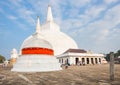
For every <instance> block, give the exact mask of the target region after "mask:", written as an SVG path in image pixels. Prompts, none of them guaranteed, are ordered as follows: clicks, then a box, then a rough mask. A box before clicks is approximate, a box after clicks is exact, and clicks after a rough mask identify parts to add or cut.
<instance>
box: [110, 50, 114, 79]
mask: <svg viewBox="0 0 120 85" xmlns="http://www.w3.org/2000/svg"><path fill="white" fill-rule="evenodd" d="M110 80H112V81H113V80H114V53H113V52H110Z"/></svg>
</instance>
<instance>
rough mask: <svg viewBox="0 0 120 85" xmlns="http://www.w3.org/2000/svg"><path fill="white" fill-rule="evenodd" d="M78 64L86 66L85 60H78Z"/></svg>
mask: <svg viewBox="0 0 120 85" xmlns="http://www.w3.org/2000/svg"><path fill="white" fill-rule="evenodd" d="M77 65H78V66H85V62H82V61H78V62H77Z"/></svg>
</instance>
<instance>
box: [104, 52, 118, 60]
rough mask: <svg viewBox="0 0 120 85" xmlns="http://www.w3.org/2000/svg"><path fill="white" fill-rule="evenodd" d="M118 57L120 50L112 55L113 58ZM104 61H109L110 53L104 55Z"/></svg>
mask: <svg viewBox="0 0 120 85" xmlns="http://www.w3.org/2000/svg"><path fill="white" fill-rule="evenodd" d="M118 56H120V50H118V51H117V52H116V53H114V57H115V58H117V57H118ZM105 59H106V60H107V61H110V53H108V54H106V57H105Z"/></svg>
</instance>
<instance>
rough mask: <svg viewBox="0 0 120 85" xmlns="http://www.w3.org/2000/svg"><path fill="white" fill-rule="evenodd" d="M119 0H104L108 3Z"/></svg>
mask: <svg viewBox="0 0 120 85" xmlns="http://www.w3.org/2000/svg"><path fill="white" fill-rule="evenodd" d="M117 1H118V0H104V2H105V3H106V4H111V3H115V2H117Z"/></svg>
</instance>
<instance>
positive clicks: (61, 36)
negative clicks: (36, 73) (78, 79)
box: [21, 6, 78, 55]
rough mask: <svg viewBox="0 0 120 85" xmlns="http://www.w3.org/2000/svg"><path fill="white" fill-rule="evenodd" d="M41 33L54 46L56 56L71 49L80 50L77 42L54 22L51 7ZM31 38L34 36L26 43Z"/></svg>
mask: <svg viewBox="0 0 120 85" xmlns="http://www.w3.org/2000/svg"><path fill="white" fill-rule="evenodd" d="M40 32H41V34H42V35H43V36H44V40H47V41H48V42H49V43H50V44H51V45H52V47H53V50H54V55H59V54H62V53H64V52H65V51H66V50H68V49H70V48H74V49H78V46H77V44H76V42H75V41H74V40H73V39H72V38H71V37H69V36H68V35H66V34H65V33H63V32H61V31H60V27H59V26H58V25H57V24H56V23H55V22H54V20H53V16H52V11H51V7H50V6H48V13H47V19H46V22H45V24H43V25H42V26H41V28H40ZM31 37H32V36H30V37H28V38H27V39H26V40H25V41H24V42H26V41H27V40H28V39H29V38H31ZM23 44H24V43H23ZM22 46H23V45H22ZM21 48H22V47H21Z"/></svg>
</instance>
